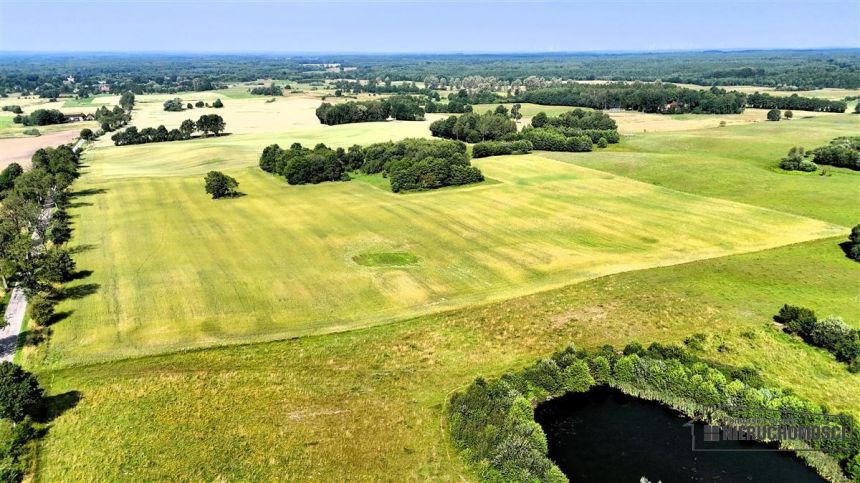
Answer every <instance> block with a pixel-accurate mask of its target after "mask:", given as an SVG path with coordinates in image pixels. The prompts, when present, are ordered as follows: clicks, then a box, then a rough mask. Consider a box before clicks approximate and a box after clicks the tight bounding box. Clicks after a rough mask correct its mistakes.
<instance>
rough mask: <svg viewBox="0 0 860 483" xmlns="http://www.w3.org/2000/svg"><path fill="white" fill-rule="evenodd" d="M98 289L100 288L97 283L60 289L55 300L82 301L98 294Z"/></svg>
mask: <svg viewBox="0 0 860 483" xmlns="http://www.w3.org/2000/svg"><path fill="white" fill-rule="evenodd" d="M99 288H101V284H98V283H83V284H81V285H74V286H71V287H64V288H62V289H60V291H59V293H58V294H57V300H67V299H72V300H78V299H82V298H84V297H87V296H89V295H92V294H94V293H96V292H98V291H99Z"/></svg>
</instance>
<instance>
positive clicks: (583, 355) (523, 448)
mask: <svg viewBox="0 0 860 483" xmlns="http://www.w3.org/2000/svg"><path fill="white" fill-rule="evenodd" d="M622 354H623V355H619V353H618V352H616V350H615V349H614V348H613V347H612V346H604V347H603V348H602V349H601V350H599V351H596V352H586V351H579V350H575V349H574V348H572V347H568V348H567V349H565V350H563V351H560V352H556V353H555V354H553V355H552V356H551V357H550V358H548V359H543V360H539V361H537V362H536V363H535V364H533V365H531V366H528V367H526V368H525V369H523V370H520V371H517V372H509V373H506V374H504V375H503V376H502V377H500V378H499V379H495V380H490V381H488V380H485V379H483V378H478V379H476V380H475V382H473V383H472V384H471V385H470V386H468V387H467V388H466V389H465V390H464V391H462V392H458V393H455V394H454V395H453V396H452V397H451V400H450V403H449V405H448V409H447V414H448V421H449V427H450V431H451V436H452V438H453V440H454V442H455V444H456V445H457V446H458V447H459V448H460V449H461V450H462V451H463V454H464V455H465V456H466V457H467V458H468V459H470V460H471V461H473V462H474V463H476V464H477V465H478V468H479V472H480V473H479V474H480V477H481V479H482V480H484V481H522V482H525V481H550V482H562V481H567V478H566V477H565V475H564V474H562V473H561V471H560V470H559V469H558V467H556V466H555V465H554V464H553V463H552V461H550V460H549V458H547V441H546V435H545V434H544V432H543V429H542V428H541V426H540V425H539V424H538V423H537V422H535V420H534V409H533V402H538V403H540V402H542V401H545V400H547V399H548V398H550V397H558V396H561V395H563V394H565V393H568V392H586V391H588V390H589V389H591V388H592V387H594V386H595V385H608V386H611V387H615V388H617V389H620V390H621V391H623V392H625V393H627V394H630V395H633V396H637V397H641V398H644V399H649V400H656V401H660V402H662V403H664V404H667V405H668V406H671V407H672V408H674V409H676V410H678V411H681V412H683V413H685V414H686V415H688V416H691V417H701V418H702V419H704V420H705V421H707V422H710V423H714V424H720V423H725V422H726V421H727V420H729V418H733V417H743V416H748V417H749V416H750V415H755V416H758V417H762V416H763V415H770V417H772V418H774V421H773V422H774V423H778V419H779V417H780V416H778V414H779V410H780V409H785V410H786V411H789V412H790V413H789V414H790V417H792V418H794V417H796V414H797V412H798V411H803V412H804V414H805V418H806V421H805V422H806V423H807V424H810V425H813V424H825V422H829V421H832V420H825V415H826V410H824V409H823V408H821V407H819V406H817V405H815V404H813V403H810V402H809V401H806V400H804V399H801V398H799V397H797V396H795V395H794V394H793V392H792V391H790V390H783V389H780V388H769V387H762V384H761V377H760V376H758V375H757V374H756V373H755V370H754V369H751V368H745V369H739V370H738V369H732V368H726V367H717V366H712V365H710V364H708V363H706V362H704V361H702V360H699V359H697V358H695V357H693V356H692V355H690V354H689V353H687V352H686V351H685V350H684V349H682V348H681V347H679V346H674V345H662V344H658V343H654V344H651V345H650V346H649V347H648V348H647V349H645V348H643V347H642V346H641V345H639V344H635V343H633V344H628V346H627V347H625V349H624V351H623V353H622ZM765 411H767V412H765ZM789 424H791V423H789ZM843 429H844V431H846V432H848V435H849V437H848V438H846V439H844V440H835V441H834V440H831V441H826V442H822V441H807V442H806V443H807V444H809V445H810V446H812V447H813V448H818V449H826V450H827V451H828V453H829V455H830V456H828V455H825V454H824V453H809V452H804V453H798V456H802V457H803V458H804V459H805V460H806V461H807V463H809V464H811V465H812V466H813V467H815V468H816V469H817V470H818V471H819V472H820V473H822V475H823V476H825V477H831V478H837V477H840V478H844V476H843V475H842V472H843V471H844V472H845V473H846V474H848V475H849V477H853V478H860V457H858V451H860V433H858V431H857V429H856V428H853V427H844V428H843ZM781 443H782V444H785V445H791V442H785V441H783V442H781ZM834 460H836V461H838V464H839V465H841V468H840V467H839V466H837V465H836V464H835V462H834Z"/></svg>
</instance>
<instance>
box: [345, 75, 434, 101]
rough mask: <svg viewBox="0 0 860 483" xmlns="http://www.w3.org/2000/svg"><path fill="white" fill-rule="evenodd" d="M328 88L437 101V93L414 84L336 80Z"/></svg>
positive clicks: (353, 92)
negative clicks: (404, 95) (420, 97)
mask: <svg viewBox="0 0 860 483" xmlns="http://www.w3.org/2000/svg"><path fill="white" fill-rule="evenodd" d="M330 87H333V88H334V89H336V90H339V91H341V92H350V93H352V94H361V93H368V94H408V95H419V96H427V97H428V98H430V99H434V100H437V101H438V100H439V99H440V96H439V93H438V92H436V91H434V90H433V89H427V88H421V87H418V86H416V85H415V83H414V82H407V83H397V84H395V83H392V82H391V81H388V82H377V81H376V79H371V80H370V81H368V82H367V83H362V82H359V81H349V80H338V81H335V82H332V83H331V84H330Z"/></svg>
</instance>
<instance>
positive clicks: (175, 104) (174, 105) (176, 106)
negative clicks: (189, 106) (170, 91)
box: [164, 97, 185, 112]
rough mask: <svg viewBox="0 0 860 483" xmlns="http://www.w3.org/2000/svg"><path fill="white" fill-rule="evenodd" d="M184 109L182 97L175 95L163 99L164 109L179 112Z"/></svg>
mask: <svg viewBox="0 0 860 483" xmlns="http://www.w3.org/2000/svg"><path fill="white" fill-rule="evenodd" d="M184 109H185V106H184V105H183V104H182V99H180V98H178V97H175V98H173V99H168V100H166V101H164V110H165V111H168V112H179V111H182V110H184Z"/></svg>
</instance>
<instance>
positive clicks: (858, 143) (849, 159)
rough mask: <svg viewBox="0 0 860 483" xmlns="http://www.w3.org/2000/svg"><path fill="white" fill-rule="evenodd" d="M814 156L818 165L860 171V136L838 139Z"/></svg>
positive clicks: (815, 150)
mask: <svg viewBox="0 0 860 483" xmlns="http://www.w3.org/2000/svg"><path fill="white" fill-rule="evenodd" d="M812 154H813V161H815V162H816V163H817V164H826V165H828V166H837V167H840V168H849V169H853V170H860V136H849V137H838V138H836V139H834V140H832V141H830V144H829V145H827V146H822V147H820V148H816V149H814V150H813V151H812Z"/></svg>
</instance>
